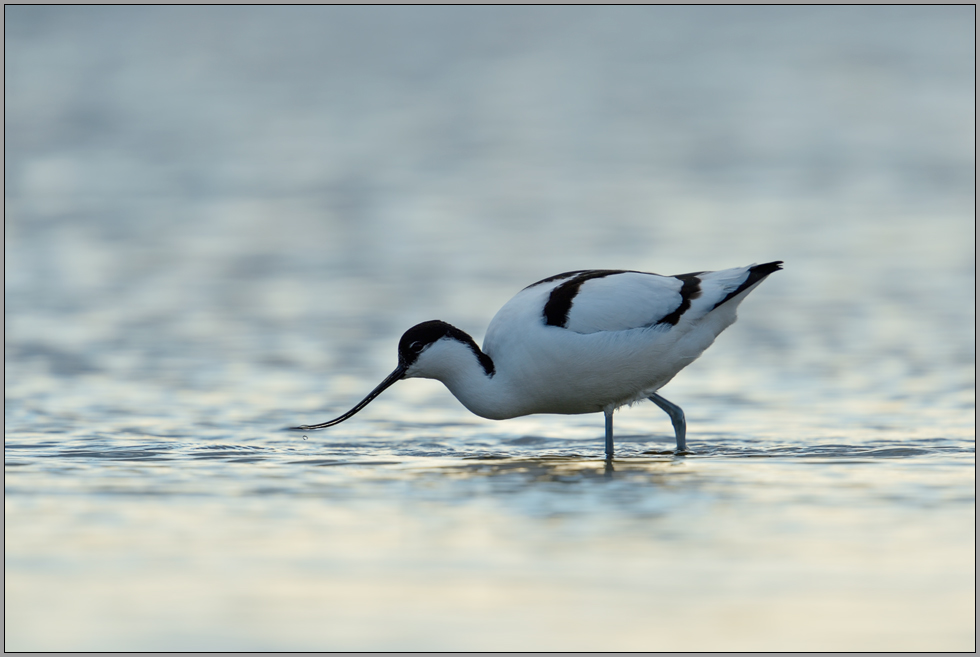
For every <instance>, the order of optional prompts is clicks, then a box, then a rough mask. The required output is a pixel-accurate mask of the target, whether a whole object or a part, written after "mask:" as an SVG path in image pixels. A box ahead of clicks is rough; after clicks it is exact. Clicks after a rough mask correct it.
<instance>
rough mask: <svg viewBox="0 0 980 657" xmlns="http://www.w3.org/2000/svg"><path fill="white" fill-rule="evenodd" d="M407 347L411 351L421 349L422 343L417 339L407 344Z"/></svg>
mask: <svg viewBox="0 0 980 657" xmlns="http://www.w3.org/2000/svg"><path fill="white" fill-rule="evenodd" d="M408 348H409V349H411V350H412V351H422V343H421V342H419V341H415V342H413V343H412V344H410V345H408Z"/></svg>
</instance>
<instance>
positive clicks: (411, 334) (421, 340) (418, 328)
mask: <svg viewBox="0 0 980 657" xmlns="http://www.w3.org/2000/svg"><path fill="white" fill-rule="evenodd" d="M443 338H450V339H453V340H458V341H459V342H462V343H463V344H465V345H467V346H469V347H470V348H471V349H472V350H473V352H474V353H475V354H476V355H477V358H478V359H479V360H480V364H481V365H482V366H483V369H484V370H485V371H486V372H487V375H488V376H492V375H493V361H491V360H490V357H489V356H487V355H486V354H484V353H483V352H482V351H480V348H479V347H477V346H476V343H475V342H474V341H473V338H471V337H470V336H469V335H467V334H466V333H465V332H464V331H461V330H459V329H458V328H456V327H455V326H453V325H452V324H447V323H446V322H443V321H440V320H438V319H433V320H431V321H428V322H422V323H421V324H416V325H415V326H413V327H412V328H410V329H408V330H407V331H405V333H404V334H403V335H402V338H401V340H399V341H398V367H396V368H395V371H394V372H392V373H391V374H389V375H388V376H387V378H385V380H384V381H382V382H381V383H379V384H378V386H377V387H376V388H375V389H374V390H372V391H371V393H370V394H369V395H368V396H367V397H365V398H364V399H362V400H361V401H360V403H358V404H357V405H356V406H355V407H354V408H352V409H350V410H349V411H347V412H346V413H344V414H343V415H341V416H340V417H338V418H335V419H333V420H330V421H328V422H322V423H320V424H304V425H302V426H299V427H290V429H294V430H296V431H311V430H314V429H326V428H327V427H332V426H334V425H335V424H340V423H341V422H343V421H344V420H347V419H349V418H351V417H352V416H353V415H354V414H355V413H357V412H358V411H360V410H361V409H362V408H364V407H365V406H367V405H368V404H370V403H371V402H372V401H374V398H375V397H377V396H378V395H380V394H381V393H382V392H384V391H385V390H387V389H388V388H389V387H391V386H392V385H393V384H394V383H395V382H396V381H400V380H402V379H404V378H405V377H406V376H408V374H409V370H410V369H411V367H412V365H414V364H415V363H416V361H417V360H418V359H419V356H420V355H421V354H422V352H424V351H425V350H426V349H427V348H428V347H429V346H431V345H432V344H434V343H436V342H438V341H439V340H442V339H443Z"/></svg>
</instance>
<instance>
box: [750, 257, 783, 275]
mask: <svg viewBox="0 0 980 657" xmlns="http://www.w3.org/2000/svg"><path fill="white" fill-rule="evenodd" d="M782 268H783V261H782V260H774V261H772V262H767V263H765V264H762V265H752V267H751V272H752V273H753V274H755V275H756V276H759V277H762V276H768V275H769V274H771V273H773V272H774V271H779V270H780V269H782Z"/></svg>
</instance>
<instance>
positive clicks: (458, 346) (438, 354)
mask: <svg viewBox="0 0 980 657" xmlns="http://www.w3.org/2000/svg"><path fill="white" fill-rule="evenodd" d="M412 377H420V378H424V379H436V380H437V381H441V382H442V383H443V384H444V385H445V386H446V387H447V388H449V392H451V393H453V396H455V397H456V399H458V400H459V401H460V402H461V403H462V404H463V406H465V407H466V408H467V409H469V410H470V411H471V412H473V413H475V414H476V415H479V416H480V417H485V418H489V419H494V420H502V419H506V418H510V417H514V413H513V412H511V409H513V407H514V404H513V402H514V400H512V399H511V397H512V395H511V394H508V393H507V391H506V390H505V389H504V387H503V386H501V385H499V382H500V378H499V375H498V373H494V375H493V376H491V375H488V374H487V371H486V370H485V369H484V367H483V364H481V363H480V360H479V358H477V356H476V354H475V353H474V352H473V350H472V349H471V348H470V346H469V345H466V344H463V343H462V342H460V341H458V340H454V339H451V338H444V339H442V340H439V341H438V342H434V343H433V344H432V345H430V346H429V347H428V348H427V349H426V350H425V351H424V352H422V354H420V355H419V358H418V360H417V361H416V362H415V363H413V364H412V366H411V367H409V369H408V372H407V374H406V376H405V378H412Z"/></svg>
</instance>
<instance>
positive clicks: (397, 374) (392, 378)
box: [289, 364, 408, 431]
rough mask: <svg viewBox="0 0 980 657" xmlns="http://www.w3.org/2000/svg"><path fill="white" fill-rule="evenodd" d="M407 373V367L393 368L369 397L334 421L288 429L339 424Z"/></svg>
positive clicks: (300, 429) (309, 428)
mask: <svg viewBox="0 0 980 657" xmlns="http://www.w3.org/2000/svg"><path fill="white" fill-rule="evenodd" d="M407 371H408V367H406V366H404V365H401V364H399V365H398V367H396V368H395V371H394V372H392V373H391V374H389V375H388V378H386V379H385V380H384V381H382V382H381V383H379V384H378V387H377V388H375V389H374V390H372V391H371V394H370V395H368V396H367V397H365V398H364V399H363V400H361V403H359V404H358V405H357V406H355V407H354V408H352V409H350V410H349V411H347V412H346V413H344V414H343V415H341V416H340V417H338V418H336V419H334V420H330V421H329V422H321V423H320V424H304V425H303V426H299V427H289V428H290V429H292V430H294V431H312V430H314V429H326V428H327V427H332V426H333V425H335V424H340V423H341V422H343V421H344V420H347V419H349V418H351V417H353V416H354V414H355V413H357V412H358V411H359V410H361V409H362V408H364V407H365V406H367V405H368V404H370V403H371V402H372V401H374V398H375V397H377V396H378V395H380V394H381V393H382V392H384V391H385V390H387V389H388V388H389V387H391V386H392V384H394V383H395V382H396V381H399V380H401V379H403V378H404V377H405V372H407Z"/></svg>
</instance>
